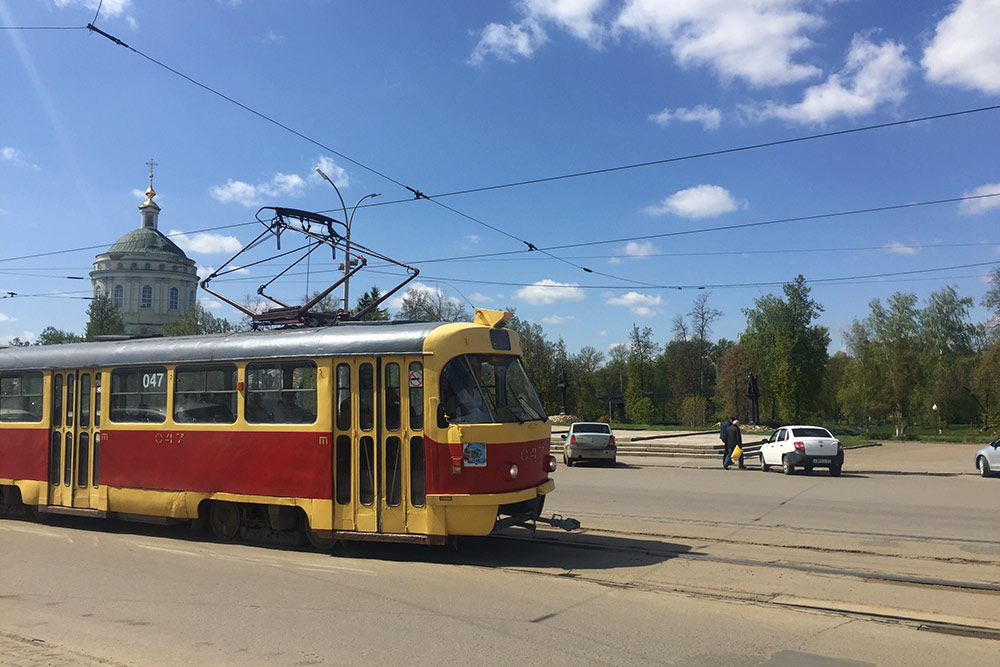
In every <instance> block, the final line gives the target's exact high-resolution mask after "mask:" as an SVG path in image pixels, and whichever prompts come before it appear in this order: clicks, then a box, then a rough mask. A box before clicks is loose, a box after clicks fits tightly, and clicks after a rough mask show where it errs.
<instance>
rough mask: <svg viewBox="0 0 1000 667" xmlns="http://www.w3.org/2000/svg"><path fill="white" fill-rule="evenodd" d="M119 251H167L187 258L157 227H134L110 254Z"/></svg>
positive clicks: (112, 248) (113, 247)
mask: <svg viewBox="0 0 1000 667" xmlns="http://www.w3.org/2000/svg"><path fill="white" fill-rule="evenodd" d="M118 253H123V254H124V253H166V254H170V255H178V256H180V257H183V258H185V259H186V258H187V256H186V255H185V254H184V251H183V250H181V249H180V248H179V247H177V244H176V243H174V242H173V241H171V240H170V239H168V238H167V237H166V236H164V235H163V234H162V233H160V231H159V230H156V229H134V230H132V231H131V232H129V233H128V234H126V235H125V236H123V237H121V238H120V239H118V241H116V242H115V244H114V245H113V246H111V249H110V250H108V254H109V255H111V254H118Z"/></svg>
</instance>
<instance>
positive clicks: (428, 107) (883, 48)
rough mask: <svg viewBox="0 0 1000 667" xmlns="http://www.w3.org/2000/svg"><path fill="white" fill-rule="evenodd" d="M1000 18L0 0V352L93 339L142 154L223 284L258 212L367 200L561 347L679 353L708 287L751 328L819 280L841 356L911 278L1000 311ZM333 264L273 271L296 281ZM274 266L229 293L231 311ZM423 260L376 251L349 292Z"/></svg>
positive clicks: (325, 276)
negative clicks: (764, 307) (676, 330)
mask: <svg viewBox="0 0 1000 667" xmlns="http://www.w3.org/2000/svg"><path fill="white" fill-rule="evenodd" d="M98 8H99V11H98ZM88 24H93V25H94V26H95V27H96V28H98V29H100V30H101V31H103V33H105V34H104V35H102V34H100V33H98V32H94V31H90V30H87V29H86V26H87V25H88ZM997 25H1000V0H960V1H959V2H931V1H925V0H910V1H909V2H907V3H890V2H866V1H863V0H671V1H670V2H667V1H665V0H625V1H620V0H513V1H511V0H507V1H501V0H498V1H495V2H462V1H457V0H456V1H444V0H440V1H429V2H410V1H408V0H398V1H395V0H386V1H383V2H363V3H359V2H346V1H344V2H341V1H335V0H287V1H285V2H265V1H264V0H205V1H204V2H151V1H142V0H104V1H103V2H99V1H98V0H0V28H2V29H0V63H2V66H0V90H2V91H3V94H2V95H0V230H2V236H0V239H2V240H0V344H3V343H4V342H6V341H9V340H10V339H11V338H13V337H15V336H16V337H19V338H21V339H22V340H34V339H35V338H36V337H37V335H38V334H39V333H40V332H41V331H42V330H43V329H44V328H45V327H47V326H55V327H57V328H59V329H63V330H67V331H73V332H77V333H82V332H83V330H84V327H85V325H86V310H87V307H88V304H89V301H88V300H87V297H89V296H90V282H89V278H87V275H88V272H89V271H90V269H91V263H92V262H93V259H94V256H95V255H96V254H98V253H100V252H103V251H106V250H107V248H108V247H109V246H110V245H111V244H112V243H114V242H115V241H116V240H117V239H118V238H120V237H121V236H123V235H124V234H125V233H127V232H129V231H131V230H132V229H135V228H137V227H138V226H139V211H138V208H137V207H138V205H139V204H140V203H142V201H143V200H144V199H145V195H143V192H144V191H145V189H146V188H147V187H148V185H149V177H148V172H149V167H148V166H147V162H149V161H150V160H153V161H155V163H156V166H155V175H154V184H153V185H154V188H155V190H156V192H157V193H158V194H157V197H156V202H157V203H158V204H159V205H160V206H161V208H162V211H161V213H160V217H159V226H160V230H161V231H162V232H164V233H165V234H168V235H170V236H171V238H172V239H173V240H174V241H175V242H176V243H177V244H178V245H180V246H181V247H182V248H183V249H184V250H185V252H187V254H188V256H189V257H191V258H192V259H193V260H195V262H196V263H197V265H198V267H199V271H200V272H201V273H202V275H207V273H210V272H211V271H213V270H215V269H218V268H221V267H226V266H232V267H234V268H235V267H244V266H246V265H249V264H251V263H252V262H253V261H256V260H259V259H264V258H266V257H268V256H271V255H273V254H275V252H276V249H275V244H274V243H273V242H269V243H267V244H265V245H264V246H263V247H258V248H255V249H254V250H253V251H252V252H249V253H247V254H245V255H243V256H241V257H239V258H237V260H236V262H235V263H233V264H227V262H229V261H230V258H231V257H232V256H233V255H234V254H235V253H236V252H237V251H238V250H239V249H241V248H242V247H244V246H245V245H246V244H248V243H249V242H250V241H251V240H253V239H254V238H256V237H257V236H258V234H260V233H261V232H262V231H263V227H262V226H261V225H260V223H259V222H257V221H256V219H255V215H256V213H257V211H258V209H259V208H261V207H265V206H282V207H291V208H297V209H304V210H309V211H315V212H322V213H324V214H325V215H329V216H331V217H334V218H336V219H338V220H341V221H343V219H344V218H345V211H344V208H346V209H347V211H346V213H347V214H350V211H351V209H352V208H353V207H354V205H355V203H357V202H358V201H359V200H361V199H362V198H363V197H365V196H367V195H369V194H374V193H378V194H379V195H380V196H379V197H377V198H369V199H366V200H365V201H364V202H362V203H361V204H360V206H359V207H358V208H357V210H356V212H355V214H354V217H353V221H352V240H353V241H355V242H357V243H360V244H363V245H364V246H367V247H368V248H371V249H373V250H375V251H377V252H378V253H380V254H382V255H384V256H387V257H391V258H393V259H395V260H398V261H399V262H402V263H404V264H407V265H410V266H413V267H416V268H417V269H419V271H420V273H419V276H418V277H417V278H416V279H415V280H414V282H412V283H410V286H409V287H410V288H411V289H418V290H432V291H439V292H440V294H441V295H442V296H443V297H445V298H448V299H456V300H458V301H460V302H461V303H463V304H465V305H466V308H467V309H469V310H470V311H471V309H472V307H486V308H499V309H511V308H513V309H515V311H516V314H517V315H518V317H520V318H522V319H526V320H528V321H531V322H534V323H537V324H539V325H541V326H542V327H543V330H544V332H545V334H546V336H547V337H548V338H549V339H551V340H557V339H560V338H561V339H562V340H563V341H564V342H565V344H566V346H567V349H568V350H569V351H570V352H571V353H574V352H576V351H578V350H580V348H582V347H583V346H592V347H594V348H596V349H597V350H599V351H602V352H604V353H606V354H607V353H608V352H609V351H610V350H611V349H612V348H613V347H614V346H615V345H620V344H622V343H626V342H627V341H628V336H629V332H630V331H631V330H632V327H633V325H635V326H638V327H640V328H644V327H649V328H650V329H652V331H653V338H654V341H655V342H657V343H659V344H661V345H662V344H665V343H667V342H668V341H669V340H670V339H671V338H672V336H673V326H672V323H673V320H674V318H675V317H676V316H677V315H681V316H684V317H686V316H687V313H688V312H689V311H690V310H691V307H692V305H693V303H694V302H695V300H696V299H697V298H698V297H699V295H701V294H704V293H706V292H708V293H710V296H709V297H708V305H709V306H710V307H713V308H716V309H718V310H720V311H721V312H722V315H721V316H720V317H719V318H718V319H717V320H716V321H715V322H714V323H713V327H712V337H713V338H714V339H718V338H728V339H730V340H734V339H737V338H738V337H739V335H740V333H741V332H742V331H743V330H744V329H745V328H746V316H745V314H744V312H743V309H746V308H752V307H753V306H754V300H755V299H758V298H760V297H761V296H763V295H766V294H769V293H773V294H779V295H780V294H781V285H782V284H783V283H786V282H789V281H792V280H793V279H794V278H795V277H796V276H797V275H798V274H802V275H803V276H804V277H805V278H806V280H807V284H809V286H810V287H811V290H812V292H811V295H812V297H813V298H814V299H815V300H816V301H817V302H818V303H819V304H820V305H821V306H822V307H823V312H822V314H821V316H820V318H819V320H818V323H819V324H822V325H823V326H826V327H828V328H829V330H830V334H831V339H832V342H831V352H834V351H837V350H839V349H842V348H843V338H842V333H843V332H844V331H845V330H846V329H847V328H848V327H849V326H850V325H851V323H852V321H853V320H854V319H863V318H864V317H865V316H866V315H867V314H868V313H869V312H870V310H869V303H870V302H871V300H872V299H876V298H878V299H882V300H883V301H884V300H885V299H887V298H888V297H889V296H890V295H892V294H893V293H894V292H911V293H914V294H916V295H917V296H918V297H919V299H920V301H921V304H923V303H925V302H926V301H925V300H926V298H927V297H928V296H929V295H930V294H931V293H933V292H935V291H937V290H941V289H943V288H944V287H945V286H948V285H951V286H954V287H955V289H956V290H957V291H958V293H959V295H961V296H963V297H970V298H972V299H974V300H975V303H976V306H975V308H974V309H973V310H972V319H973V320H974V321H984V320H986V319H987V318H988V316H989V314H988V313H987V312H986V310H985V309H984V308H982V307H981V306H980V305H979V302H980V299H981V298H982V296H983V294H984V292H985V291H986V290H987V289H988V284H989V283H988V278H987V276H988V274H989V273H991V271H992V270H993V269H995V268H996V267H997V266H1000V233H998V229H1000V227H998V224H997V223H998V222H1000V196H996V197H993V196H989V195H996V194H1000V150H998V139H1000V109H997V108H990V107H997V106H1000V40H997V39H996V33H995V30H996V26H997ZM110 37H113V38H115V39H117V40H118V41H117V42H115V41H112V39H110ZM930 116H939V117H938V118H935V119H932V120H922V121H916V119H923V118H927V117H930ZM910 121H915V122H910ZM876 126H880V127H876ZM854 130H857V131H854ZM316 167H320V168H322V170H323V171H324V172H325V173H326V174H327V175H329V177H330V178H331V179H332V180H333V181H334V183H335V184H336V186H337V189H339V192H340V193H341V195H342V197H343V200H344V205H343V206H342V205H341V200H340V198H339V197H338V196H337V192H336V191H335V190H334V188H333V187H331V185H330V184H329V183H327V182H325V181H323V180H322V179H321V178H320V177H319V176H318V174H316V172H315V168H316ZM415 192H419V193H422V194H423V195H425V197H421V198H417V197H415V195H414V193H415ZM942 200H948V201H942ZM934 202H937V203H934ZM287 243H288V242H287V240H286V243H285V244H284V245H283V249H284V250H287V249H289V248H290V247H291V246H289V245H287ZM532 248H534V250H532ZM342 261H343V257H342V255H341V254H339V253H338V254H337V257H335V258H334V257H331V256H330V253H324V252H318V253H315V254H314V256H313V257H311V258H310V259H309V261H308V262H303V263H300V264H299V265H298V266H297V267H296V269H293V270H292V271H290V272H289V273H288V274H286V275H285V276H284V277H283V278H281V279H280V280H279V281H278V282H276V283H275V284H274V288H273V290H269V293H271V294H273V295H274V296H276V297H278V298H281V299H283V300H289V301H290V302H297V301H301V300H302V297H303V295H305V294H308V293H311V292H315V291H316V290H319V289H322V288H325V287H326V286H327V285H329V284H330V283H331V282H332V281H333V280H334V279H335V278H336V274H337V267H338V265H339V264H340V263H341V262H342ZM283 268H284V265H281V266H278V265H277V264H275V263H264V264H259V265H255V266H253V267H251V268H239V270H238V271H234V272H232V273H229V274H227V275H226V276H225V277H224V278H219V279H217V280H216V281H213V283H212V286H213V287H214V288H217V289H218V290H219V291H220V292H222V293H223V294H225V295H226V296H228V297H231V298H233V299H234V300H237V301H242V300H244V299H245V298H247V295H249V294H254V293H255V292H256V290H257V287H258V286H259V285H260V284H262V283H264V282H267V281H268V280H270V279H271V278H272V277H273V276H274V275H275V274H276V273H278V272H279V271H281V270H282V269H283ZM81 277H82V278H86V280H82V281H81V280H79V279H75V278H81ZM403 279H404V276H403V273H402V272H401V271H400V270H399V269H398V268H397V267H395V266H392V265H387V264H386V263H385V262H381V261H378V260H377V259H375V258H370V262H369V265H368V267H366V268H365V269H364V271H363V272H361V273H359V274H358V275H357V276H355V277H354V279H352V281H351V283H350V290H351V301H352V302H353V301H354V300H355V299H356V297H357V296H360V294H361V293H362V292H364V291H365V290H367V289H368V288H370V287H372V286H378V287H379V288H380V289H381V290H382V291H383V292H385V291H388V290H391V289H392V288H393V287H394V286H395V285H397V284H398V283H399V282H400V281H402V280H403ZM338 294H339V292H338ZM401 294H402V292H399V293H397V295H396V298H395V299H393V301H391V302H390V309H391V310H393V312H395V309H396V308H398V304H399V296H400V295H401ZM200 302H201V303H202V305H204V306H205V307H206V308H208V309H209V311H210V312H211V313H212V314H214V315H216V316H217V317H226V318H229V319H231V320H233V321H237V320H238V319H239V315H240V314H239V313H238V312H236V311H235V310H234V309H233V308H231V307H230V306H228V305H225V304H223V303H221V302H219V301H218V300H217V299H214V298H213V297H212V296H211V295H210V294H207V293H202V294H201V301H200Z"/></svg>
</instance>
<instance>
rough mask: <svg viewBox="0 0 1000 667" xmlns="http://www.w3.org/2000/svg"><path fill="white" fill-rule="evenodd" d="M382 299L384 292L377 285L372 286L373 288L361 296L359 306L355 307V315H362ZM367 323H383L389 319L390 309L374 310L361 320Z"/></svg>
mask: <svg viewBox="0 0 1000 667" xmlns="http://www.w3.org/2000/svg"><path fill="white" fill-rule="evenodd" d="M381 298H382V292H380V291H379V288H378V287H377V286H376V285H372V288H371V289H370V290H368V291H367V292H365V293H364V294H362V295H361V298H359V299H358V304H357V305H356V306H355V307H354V311H353V312H354V313H360V312H361V311H362V310H364V309H365V308H367V307H368V306H370V305H371V304H373V303H375V302H377V301H378V300H379V299H381ZM361 319H362V320H363V321H365V322H381V321H385V320H388V319H389V309H388V308H372V309H371V310H370V311H369V312H368V313H366V314H365V316H364V317H362V318H361Z"/></svg>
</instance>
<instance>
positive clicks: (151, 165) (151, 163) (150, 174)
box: [146, 158, 159, 188]
mask: <svg viewBox="0 0 1000 667" xmlns="http://www.w3.org/2000/svg"><path fill="white" fill-rule="evenodd" d="M146 164H147V165H149V187H150V188H152V187H153V167H156V166H158V164H159V163H158V162H153V158H149V162H147V163H146Z"/></svg>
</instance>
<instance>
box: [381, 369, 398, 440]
mask: <svg viewBox="0 0 1000 667" xmlns="http://www.w3.org/2000/svg"><path fill="white" fill-rule="evenodd" d="M400 400H401V398H400V394H399V364H386V365H385V427H386V428H387V429H389V430H390V431H398V430H399V422H400Z"/></svg>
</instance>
